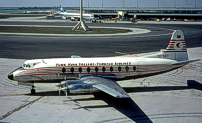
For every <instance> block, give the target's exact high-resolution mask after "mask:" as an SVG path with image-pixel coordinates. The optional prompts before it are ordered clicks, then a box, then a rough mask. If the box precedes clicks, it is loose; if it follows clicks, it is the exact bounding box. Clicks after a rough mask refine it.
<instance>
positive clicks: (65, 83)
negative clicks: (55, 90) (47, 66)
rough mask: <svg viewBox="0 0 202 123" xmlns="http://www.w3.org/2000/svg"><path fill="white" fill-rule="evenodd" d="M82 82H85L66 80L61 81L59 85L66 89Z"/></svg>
mask: <svg viewBox="0 0 202 123" xmlns="http://www.w3.org/2000/svg"><path fill="white" fill-rule="evenodd" d="M84 82H85V80H67V81H62V82H61V85H62V86H63V87H67V86H69V85H72V84H83V83H84Z"/></svg>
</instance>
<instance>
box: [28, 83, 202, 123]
mask: <svg viewBox="0 0 202 123" xmlns="http://www.w3.org/2000/svg"><path fill="white" fill-rule="evenodd" d="M185 89H197V90H202V84H201V83H199V82H197V81H195V80H187V86H155V87H142V88H140V87H130V88H124V90H125V91H126V92H127V93H134V92H150V91H169V90H185ZM102 94H103V95H102V97H100V98H92V97H91V98H82V99H72V98H71V96H75V95H68V97H67V100H63V102H64V104H66V102H69V101H74V102H75V103H76V104H75V105H76V106H78V108H73V109H74V110H79V109H85V110H87V111H91V109H94V108H107V107H113V108H115V109H116V110H118V111H119V112H121V113H122V114H124V115H125V116H126V117H128V118H130V119H131V120H133V121H135V122H136V123H140V122H141V123H142V122H147V123H152V121H151V120H150V118H149V117H148V116H147V115H146V114H145V113H144V112H143V111H142V109H141V108H140V107H139V106H138V105H137V104H136V103H135V102H134V101H133V100H132V99H131V98H126V99H118V98H114V97H112V96H110V95H108V94H105V93H102ZM28 95H29V94H28ZM40 95H43V96H44V95H46V96H56V95H58V92H57V91H51V92H41V93H37V94H36V96H40ZM82 95H83V94H82ZM92 100H103V101H104V102H106V103H107V104H108V105H96V106H81V105H80V104H79V101H92ZM126 117H121V118H116V119H109V120H104V121H100V122H109V121H117V122H118V121H120V120H121V121H127V118H126Z"/></svg>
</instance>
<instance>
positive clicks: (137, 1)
mask: <svg viewBox="0 0 202 123" xmlns="http://www.w3.org/2000/svg"><path fill="white" fill-rule="evenodd" d="M137 8H138V0H137Z"/></svg>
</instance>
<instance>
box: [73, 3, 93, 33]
mask: <svg viewBox="0 0 202 123" xmlns="http://www.w3.org/2000/svg"><path fill="white" fill-rule="evenodd" d="M80 27H82V28H83V29H84V31H87V29H88V30H90V28H88V26H87V25H86V24H85V22H84V21H83V0H80V21H79V22H78V23H77V24H76V26H75V27H74V28H73V29H72V31H74V30H75V29H79V28H80Z"/></svg>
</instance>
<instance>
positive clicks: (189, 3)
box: [0, 0, 202, 8]
mask: <svg viewBox="0 0 202 123" xmlns="http://www.w3.org/2000/svg"><path fill="white" fill-rule="evenodd" d="M102 1H103V6H104V7H123V6H124V7H137V3H138V7H154V8H155V7H158V4H159V7H161V8H163V7H175V2H176V6H177V7H195V3H196V7H202V0H83V6H84V7H88V3H89V7H102ZM123 4H124V5H123ZM59 5H62V6H64V7H79V6H80V0H0V7H30V6H32V7H33V6H38V7H53V6H59Z"/></svg>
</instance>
